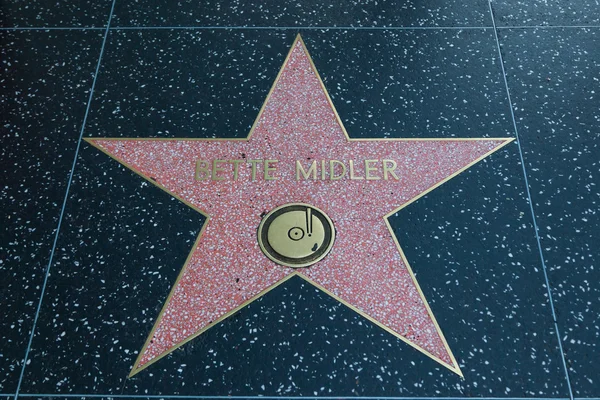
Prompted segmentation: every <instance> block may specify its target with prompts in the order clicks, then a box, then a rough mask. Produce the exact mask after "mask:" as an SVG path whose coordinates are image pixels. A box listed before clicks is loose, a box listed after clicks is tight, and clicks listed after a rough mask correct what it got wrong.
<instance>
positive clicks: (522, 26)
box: [496, 25, 600, 29]
mask: <svg viewBox="0 0 600 400" xmlns="http://www.w3.org/2000/svg"><path fill="white" fill-rule="evenodd" d="M569 28H572V29H582V28H591V29H594V28H595V29H597V28H600V25H517V26H497V27H496V29H569Z"/></svg>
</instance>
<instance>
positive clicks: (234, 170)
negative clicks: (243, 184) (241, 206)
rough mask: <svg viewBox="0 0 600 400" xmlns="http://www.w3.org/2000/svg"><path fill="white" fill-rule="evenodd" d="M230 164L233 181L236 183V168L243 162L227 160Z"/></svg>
mask: <svg viewBox="0 0 600 400" xmlns="http://www.w3.org/2000/svg"><path fill="white" fill-rule="evenodd" d="M229 162H230V163H233V180H234V181H237V179H238V166H239V165H240V164H241V163H243V162H244V160H229Z"/></svg>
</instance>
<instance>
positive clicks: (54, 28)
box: [0, 26, 106, 31]
mask: <svg viewBox="0 0 600 400" xmlns="http://www.w3.org/2000/svg"><path fill="white" fill-rule="evenodd" d="M89 30H97V31H100V30H106V28H104V27H97V26H89V27H77V26H64V27H61V26H46V27H43V26H39V27H18V26H17V27H7V28H2V27H0V31H89Z"/></svg>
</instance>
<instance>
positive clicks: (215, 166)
mask: <svg viewBox="0 0 600 400" xmlns="http://www.w3.org/2000/svg"><path fill="white" fill-rule="evenodd" d="M226 162H227V161H226V160H213V167H212V177H211V178H212V180H213V181H224V180H225V177H223V176H218V175H217V172H223V168H220V167H219V164H225V163H226Z"/></svg>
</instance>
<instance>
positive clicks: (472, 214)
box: [0, 0, 600, 400]
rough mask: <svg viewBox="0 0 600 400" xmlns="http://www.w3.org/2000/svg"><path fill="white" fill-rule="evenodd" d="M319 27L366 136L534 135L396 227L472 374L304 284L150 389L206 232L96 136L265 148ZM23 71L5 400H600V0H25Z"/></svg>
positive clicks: (1, 149) (11, 105) (1, 251)
mask: <svg viewBox="0 0 600 400" xmlns="http://www.w3.org/2000/svg"><path fill="white" fill-rule="evenodd" d="M425 3H426V4H425ZM297 33H300V34H301V35H302V37H303V39H304V41H305V42H306V45H307V46H308V48H309V51H310V52H311V55H312V57H313V59H314V62H315V64H316V67H317V69H318V70H319V72H320V74H321V76H322V78H323V80H324V83H325V86H326V87H327V89H328V90H329V93H330V95H331V97H332V99H333V102H334V103H335V105H336V107H337V109H338V112H339V114H340V116H341V118H342V120H343V122H344V123H345V126H346V128H347V129H348V132H349V135H350V136H352V137H361V138H380V137H407V138H411V137H516V138H517V139H518V141H517V142H515V143H513V144H511V145H509V146H507V147H506V148H505V149H503V150H502V151H500V152H497V153H495V154H494V155H492V156H491V157H489V158H488V159H486V160H484V162H482V163H480V164H478V165H476V166H475V167H473V168H471V169H469V170H468V171H466V172H464V173H462V174H461V175H459V176H458V177H457V178H455V179H453V180H451V181H449V182H448V183H446V184H444V185H443V186H441V187H440V188H438V189H436V190H435V191H433V192H432V193H431V194H429V195H427V196H426V197H424V198H422V199H420V200H419V201H417V202H415V203H413V204H411V205H410V206H409V207H407V208H405V209H403V210H402V211H401V212H399V213H398V214H397V216H395V217H393V218H391V219H390V223H391V225H392V227H393V228H394V231H395V233H396V235H397V238H398V241H399V242H400V243H401V244H402V246H403V248H404V250H405V252H406V256H407V258H408V259H409V260H410V262H411V265H412V267H413V269H414V270H415V273H416V274H417V276H418V279H419V283H420V285H421V287H422V288H423V291H424V293H425V295H426V297H427V299H428V300H429V303H430V305H431V308H432V310H433V312H434V314H435V315H436V317H437V319H438V322H439V323H440V326H441V328H442V330H443V331H444V332H445V334H446V337H447V340H448V342H449V345H450V347H451V348H452V350H453V352H454V354H455V355H456V357H457V359H458V362H459V364H460V366H461V368H462V371H463V373H464V375H465V379H464V380H462V379H460V377H458V376H457V375H455V374H453V373H452V372H450V371H448V370H446V369H445V368H443V367H441V366H440V365H439V364H437V363H435V362H434V361H432V360H430V359H429V358H427V357H424V356H423V355H422V354H420V353H418V352H416V351H414V350H413V349H412V348H410V347H409V346H408V345H406V344H404V343H403V342H401V341H399V340H397V339H396V338H394V337H393V336H390V335H389V334H387V333H386V332H384V331H383V330H381V329H380V328H378V327H376V326H374V325H373V324H371V323H369V322H368V321H366V320H365V319H363V318H362V317H360V316H359V315H357V314H355V313H354V312H353V311H351V310H349V309H347V308H346V307H345V306H343V305H340V304H339V303H337V302H336V301H335V300H332V299H331V298H329V297H328V296H327V295H325V294H323V293H322V292H320V291H317V290H315V289H314V288H313V287H311V286H308V285H306V284H305V283H304V281H302V280H301V279H292V280H290V281H288V283H287V284H285V285H282V286H280V287H278V288H277V289H275V290H273V291H271V292H270V293H269V294H268V295H266V296H264V297H263V298H261V299H260V300H258V301H256V302H254V303H252V304H251V305H249V306H248V307H247V308H245V309H243V310H241V311H240V312H238V313H237V314H235V315H234V316H233V317H231V318H229V319H227V320H226V321H224V322H223V323H222V324H220V325H219V326H217V327H215V328H212V329H211V330H209V331H208V332H207V333H206V334H204V335H202V336H200V337H198V338H197V339H195V340H194V341H192V342H190V343H188V344H186V345H185V346H183V347H182V348H181V349H179V350H177V351H175V352H174V353H172V354H171V355H170V356H168V357H166V358H165V359H164V360H162V361H161V362H160V363H157V364H155V365H153V366H152V367H151V368H148V369H147V370H146V371H144V373H140V374H138V375H136V376H135V377H133V378H131V379H127V374H128V373H129V370H130V369H131V366H132V364H133V362H134V360H135V358H136V355H137V352H138V351H139V350H140V348H141V346H142V345H143V343H144V340H145V338H146V337H147V335H148V332H149V330H150V329H151V327H152V324H153V321H154V319H155V317H156V315H157V313H158V312H159V310H160V308H161V307H162V304H163V303H164V300H165V298H166V296H167V295H168V293H169V290H170V288H171V286H172V284H173V281H174V280H175V278H176V276H177V274H178V273H179V270H180V268H181V266H182V265H183V263H184V261H185V258H186V257H187V254H188V252H189V250H190V247H191V246H192V244H193V242H194V240H195V238H196V236H197V234H198V232H199V229H200V228H201V226H202V223H203V221H204V219H203V217H202V216H201V215H199V214H198V213H196V212H195V211H194V210H192V209H191V208H189V207H187V206H186V205H184V204H182V203H180V202H179V201H177V200H175V199H173V198H171V197H170V196H169V195H167V194H166V193H164V192H162V191H160V190H159V189H157V188H155V187H154V186H151V185H148V184H147V183H146V182H145V181H143V180H141V179H140V178H139V177H138V176H137V175H135V174H133V173H132V172H131V171H129V170H127V169H125V168H124V167H122V166H121V165H120V164H118V163H117V162H115V161H113V160H111V159H110V158H108V157H106V156H105V155H103V154H101V153H99V152H98V151H97V150H96V149H93V148H92V147H91V146H89V145H87V144H86V143H84V142H82V141H81V138H82V137H98V136H111V137H167V138H168V137H223V138H229V137H244V136H245V135H246V134H247V132H248V130H249V128H250V126H251V125H252V123H253V121H254V119H255V117H256V115H257V113H258V110H259V109H260V107H261V105H262V103H263V101H264V99H265V97H266V95H267V93H268V91H269V89H270V86H271V84H272V82H273V80H274V78H275V76H276V75H277V72H278V70H279V68H280V66H281V64H282V63H283V60H284V58H285V55H286V53H287V51H288V49H289V46H290V45H291V44H292V42H293V40H294V37H295V36H296V34H297ZM0 67H1V68H2V72H1V73H0V83H1V86H0V96H1V97H0V116H1V118H2V121H1V124H0V130H1V136H0V140H1V142H0V160H1V166H2V169H1V172H2V181H1V184H0V188H1V191H0V206H1V207H2V209H3V210H4V212H3V213H2V226H1V230H0V232H1V233H2V238H1V241H0V279H1V281H0V299H1V300H0V301H1V306H2V314H1V316H2V318H1V319H0V337H1V342H0V343H1V344H0V398H2V400H4V398H3V397H2V396H4V397H5V398H6V399H9V398H14V397H15V396H16V397H23V398H44V399H47V398H57V399H62V398H74V397H76V398H87V397H91V398H108V397H112V398H123V399H125V398H132V397H135V398H144V399H145V398H159V397H169V396H171V397H177V396H179V397H189V396H195V397H203V396H204V397H209V398H210V397H211V396H212V398H227V397H230V396H242V397H244V398H246V397H249V398H252V397H255V396H276V397H290V396H303V397H309V398H310V397H315V396H317V397H321V396H323V397H329V398H340V397H355V396H361V397H370V398H384V397H385V398H417V397H443V398H457V399H458V398H467V397H478V398H507V399H509V398H527V399H542V398H543V399H546V398H561V399H568V398H600V367H599V366H598V360H600V283H599V282H600V250H599V248H600V246H599V243H600V194H599V193H600V5H599V4H598V1H597V0H577V1H572V2H564V1H559V0H548V1H537V0H536V1H517V0H499V1H497V2H496V1H494V2H491V3H489V2H488V1H485V0H468V1H454V0H451V1H441V0H435V1H430V2H420V1H405V2H402V1H387V0H378V1H373V0H370V1H361V2H352V3H350V2H344V1H335V2H317V1H304V2H302V1H299V2H291V1H287V0H278V1H272V0H269V1H263V2H260V3H259V4H258V3H257V4H253V5H250V4H246V3H244V2H218V1H210V2H194V1H179V2H171V1H166V0H139V1H123V0H115V1H114V2H111V1H110V0H109V1H104V0H103V1H87V0H78V1H63V0H61V1H45V0H44V1H42V0H40V1H29V2H24V1H8V2H3V3H2V4H0ZM509 94H510V97H509ZM511 105H512V111H511ZM536 226H537V228H538V231H537V234H536ZM548 285H549V286H548ZM24 360H27V361H26V362H24Z"/></svg>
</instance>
